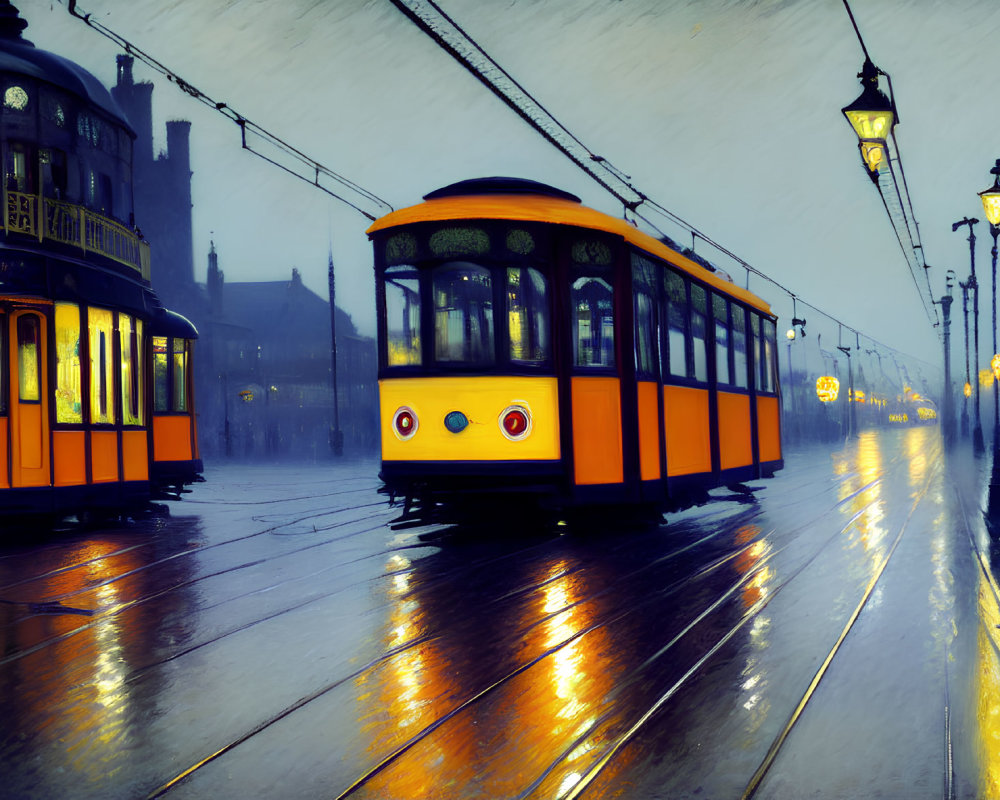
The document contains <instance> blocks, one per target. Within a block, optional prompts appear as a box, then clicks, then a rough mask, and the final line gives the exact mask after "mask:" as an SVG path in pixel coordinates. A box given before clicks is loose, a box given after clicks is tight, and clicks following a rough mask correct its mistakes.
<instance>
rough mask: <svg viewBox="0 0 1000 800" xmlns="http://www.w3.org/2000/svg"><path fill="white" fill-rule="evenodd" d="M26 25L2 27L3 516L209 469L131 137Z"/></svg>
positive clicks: (185, 340) (65, 509)
mask: <svg viewBox="0 0 1000 800" xmlns="http://www.w3.org/2000/svg"><path fill="white" fill-rule="evenodd" d="M15 14H16V12H15ZM24 25H25V23H24V22H23V21H21V20H20V19H17V18H16V16H15V17H12V18H11V19H9V20H7V24H6V25H5V27H4V30H3V31H0V79H2V87H0V88H2V90H3V94H2V95H0V162H2V169H3V185H2V187H0V191H2V202H3V209H4V218H3V226H2V229H0V516H13V515H22V514H29V513H30V514H45V515H48V516H62V515H66V514H70V513H80V512H85V511H87V512H89V511H98V510H99V511H102V512H105V513H106V512H112V513H114V512H118V511H121V510H125V509H128V508H132V507H136V506H141V505H144V504H145V503H147V502H148V501H149V499H150V498H151V497H154V496H157V495H158V494H159V493H160V492H161V491H171V490H172V491H177V490H179V488H180V487H181V486H183V485H184V484H186V483H190V482H192V481H194V480H197V479H199V477H200V472H201V467H202V465H201V459H200V456H199V453H198V445H197V430H196V423H195V417H194V405H193V398H192V391H191V390H192V387H193V381H192V373H191V363H190V359H191V352H192V345H193V340H194V339H196V338H197V331H196V330H195V328H194V326H193V325H192V324H191V323H190V322H189V321H187V320H186V319H184V318H183V317H181V316H180V315H177V314H173V313H172V312H169V311H167V310H166V309H164V308H163V306H162V304H161V303H160V301H159V299H158V298H157V296H156V294H155V293H154V292H153V290H152V286H151V284H150V248H149V245H148V244H147V243H146V242H145V241H143V239H142V237H141V235H140V234H139V233H138V230H137V229H136V228H135V226H134V224H132V223H131V217H132V182H133V176H132V144H133V140H134V139H135V133H134V132H133V131H132V129H131V128H130V127H129V125H128V123H127V122H126V121H125V119H124V116H123V114H122V112H121V110H120V108H118V106H117V104H116V103H115V101H114V100H113V99H112V98H111V96H110V94H109V93H108V92H107V90H106V89H104V87H103V86H101V84H100V83H99V82H98V81H97V79H96V78H94V77H93V76H92V75H90V74H89V73H87V72H86V71H85V70H83V69H81V68H80V67H78V66H77V65H75V64H72V63H71V62H69V61H66V60H65V59H63V58H61V57H59V56H56V55H53V54H51V53H47V52H45V51H43V50H40V49H37V48H35V47H34V45H32V44H31V43H29V42H27V41H25V40H24V39H23V38H22V37H21V35H20V31H21V29H23V27H24Z"/></svg>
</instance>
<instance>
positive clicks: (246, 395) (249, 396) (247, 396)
mask: <svg viewBox="0 0 1000 800" xmlns="http://www.w3.org/2000/svg"><path fill="white" fill-rule="evenodd" d="M240 397H241V398H242V399H243V402H244V403H250V402H252V401H253V392H251V391H250V390H249V389H244V390H243V391H242V392H240Z"/></svg>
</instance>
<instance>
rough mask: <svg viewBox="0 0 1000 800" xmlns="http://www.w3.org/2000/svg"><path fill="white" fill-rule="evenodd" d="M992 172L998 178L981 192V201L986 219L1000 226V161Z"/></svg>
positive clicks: (991, 223) (999, 160)
mask: <svg viewBox="0 0 1000 800" xmlns="http://www.w3.org/2000/svg"><path fill="white" fill-rule="evenodd" d="M990 172H991V173H992V174H993V175H995V176H996V177H995V178H994V179H993V185H992V186H991V187H990V188H989V189H986V190H985V191H982V192H980V193H979V199H980V200H982V201H983V212H984V213H985V214H986V219H988V220H989V221H990V225H994V226H996V225H1000V159H997V165H996V166H995V167H994V168H993V169H991V170H990Z"/></svg>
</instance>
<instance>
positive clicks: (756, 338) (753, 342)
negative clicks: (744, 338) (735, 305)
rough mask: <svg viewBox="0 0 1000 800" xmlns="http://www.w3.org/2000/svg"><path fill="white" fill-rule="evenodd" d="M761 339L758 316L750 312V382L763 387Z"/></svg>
mask: <svg viewBox="0 0 1000 800" xmlns="http://www.w3.org/2000/svg"><path fill="white" fill-rule="evenodd" d="M762 341H763V340H762V339H761V338H760V317H758V316H757V315H756V314H754V313H753V312H752V311H751V312H750V352H751V353H752V354H753V363H754V366H753V369H752V370H751V371H750V383H751V385H752V386H756V387H758V388H763V387H764V385H765V382H764V380H763V374H764V373H763V365H764V359H763V358H762V355H763V353H762V352H761V342H762Z"/></svg>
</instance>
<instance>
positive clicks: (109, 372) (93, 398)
mask: <svg viewBox="0 0 1000 800" xmlns="http://www.w3.org/2000/svg"><path fill="white" fill-rule="evenodd" d="M87 319H88V323H89V329H90V421H91V422H92V423H103V424H114V421H115V405H114V394H113V393H112V391H111V383H112V382H113V381H114V378H115V363H114V333H115V322H114V312H112V311H109V310H108V309H105V308H90V309H89V310H88V312H87Z"/></svg>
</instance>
